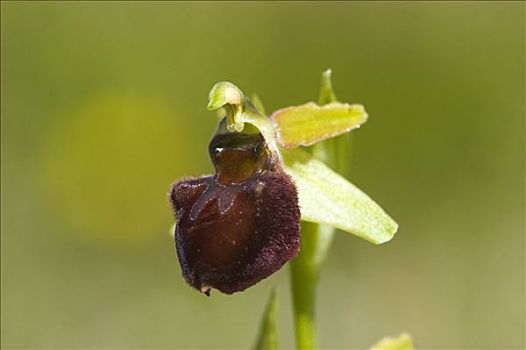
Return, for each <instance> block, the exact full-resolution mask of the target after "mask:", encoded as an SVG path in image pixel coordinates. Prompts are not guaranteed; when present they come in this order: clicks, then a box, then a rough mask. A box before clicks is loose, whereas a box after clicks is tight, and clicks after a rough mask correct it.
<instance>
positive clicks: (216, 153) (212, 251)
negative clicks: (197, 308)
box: [169, 133, 300, 295]
mask: <svg viewBox="0 0 526 350" xmlns="http://www.w3.org/2000/svg"><path fill="white" fill-rule="evenodd" d="M209 151H210V157H211V159H212V161H213V163H214V166H215V168H216V174H215V175H213V176H205V177H199V178H190V179H188V178H187V179H183V180H181V181H178V182H176V183H174V184H173V185H172V188H171V190H170V193H169V199H170V202H171V204H172V206H173V208H174V211H175V215H176V221H177V223H176V232H175V240H176V250H177V254H178V257H179V262H180V265H181V269H182V272H183V277H184V278H185V280H186V281H187V282H188V283H189V284H190V285H191V286H192V287H194V288H195V289H197V290H199V291H201V292H203V293H205V294H207V295H208V294H209V293H210V289H211V288H215V289H218V290H219V291H221V292H223V293H227V294H232V293H235V292H240V291H243V290H245V289H246V288H248V287H250V286H252V285H254V284H256V283H258V282H259V281H261V280H262V279H264V278H266V277H268V276H270V275H271V274H273V273H274V272H276V271H278V270H279V269H280V268H281V267H282V266H283V265H284V264H285V263H286V262H287V261H289V260H291V259H293V258H294V257H295V256H296V255H297V254H298V252H299V248H300V240H299V232H300V226H299V220H300V211H299V207H298V196H297V191H296V188H295V186H294V184H293V182H292V180H291V179H290V177H289V176H288V175H287V174H285V172H284V171H283V169H282V167H281V165H280V164H279V161H278V160H277V159H278V158H277V157H276V156H275V155H274V154H272V152H270V151H269V148H268V147H267V145H266V143H265V141H264V139H263V138H262V136H261V135H260V134H242V133H227V134H217V135H216V136H214V137H213V138H212V140H211V142H210V147H209Z"/></svg>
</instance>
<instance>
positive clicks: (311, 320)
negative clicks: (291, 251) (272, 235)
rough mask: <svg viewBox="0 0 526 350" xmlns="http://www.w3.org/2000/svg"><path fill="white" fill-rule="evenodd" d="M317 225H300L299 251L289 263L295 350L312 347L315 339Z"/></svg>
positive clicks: (310, 348) (312, 349)
mask: <svg viewBox="0 0 526 350" xmlns="http://www.w3.org/2000/svg"><path fill="white" fill-rule="evenodd" d="M318 229H319V225H317V224H313V223H309V222H303V223H302V225H301V237H302V238H301V252H300V254H299V255H298V257H297V258H296V259H294V260H293V261H292V262H291V281H292V298H293V303H294V320H295V323H296V344H297V349H298V350H314V349H316V348H317V342H316V284H317V282H318V275H319V265H318V264H316V263H315V259H314V257H315V254H316V250H317V245H318V237H319V230H318Z"/></svg>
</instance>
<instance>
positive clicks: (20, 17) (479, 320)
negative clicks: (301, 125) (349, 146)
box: [1, 2, 525, 349]
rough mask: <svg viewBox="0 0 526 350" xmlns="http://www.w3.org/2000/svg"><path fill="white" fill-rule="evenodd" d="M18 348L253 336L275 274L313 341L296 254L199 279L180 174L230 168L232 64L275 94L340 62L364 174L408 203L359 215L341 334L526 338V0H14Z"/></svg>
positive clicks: (286, 328) (229, 344) (9, 271)
mask: <svg viewBox="0 0 526 350" xmlns="http://www.w3.org/2000/svg"><path fill="white" fill-rule="evenodd" d="M1 10H2V16H1V49H2V53H1V57H2V71H1V73H2V78H1V82H2V85H1V87H2V94H1V98H2V101H1V102H2V103H1V114H2V125H1V126H2V134H1V136H2V140H1V145H2V150H1V155H2V172H1V175H2V187H1V197H2V198H1V199H2V202H1V204H2V206H1V214H2V217H1V219H2V220H1V225H2V226H1V228H2V242H1V243H2V244H1V249H2V250H1V253H2V254H1V262H2V280H1V282H2V305H1V306H2V319H1V321H2V322H1V327H2V337H1V339H2V345H3V347H4V348H6V349H9V348H34V349H41V348H178V349H179V348H180V349H188V348H195V349H212V348H214V349H242V348H248V347H249V346H250V345H251V344H252V342H253V339H254V336H255V334H256V329H257V325H258V321H259V318H260V315H261V313H262V311H263V308H264V304H265V302H266V299H267V296H268V294H269V290H270V289H271V288H272V287H273V286H276V287H277V288H278V293H279V311H278V312H279V317H278V321H279V336H280V342H281V345H282V347H283V348H291V347H293V346H294V339H293V338H294V337H293V325H292V318H291V300H290V296H289V293H290V289H289V286H288V277H289V276H288V268H285V269H283V270H282V271H280V272H279V273H278V274H276V275H274V276H273V277H271V278H270V279H268V280H266V281H264V282H263V283H261V284H258V285H257V286H255V287H253V288H251V289H249V290H247V291H246V292H244V293H240V294H236V295H233V296H225V295H220V294H219V293H213V295H212V297H210V298H207V297H205V296H203V295H200V294H198V293H196V292H195V291H193V290H192V289H190V288H189V287H187V286H186V285H185V284H184V282H183V280H182V278H181V277H180V270H179V266H178V262H177V259H176V255H175V252H174V248H173V243H172V241H171V238H170V237H169V234H168V229H169V227H170V225H171V223H172V213H171V211H170V208H169V206H168V204H167V200H166V192H167V189H168V186H169V184H170V183H171V182H172V181H173V180H175V179H177V178H180V177H182V176H189V175H200V174H205V173H210V172H211V170H212V167H211V164H210V162H209V161H208V157H207V152H206V149H207V142H208V140H209V138H210V135H211V134H212V132H213V130H214V128H215V120H216V119H215V115H214V114H213V113H210V112H207V111H206V108H205V107H206V103H207V94H208V91H209V89H210V87H211V86H212V84H213V83H215V82H216V81H219V80H230V81H232V82H234V83H236V84H238V85H239V86H240V87H241V88H242V89H243V90H244V91H246V92H257V93H258V94H259V95H260V97H261V99H262V100H263V102H264V103H265V105H266V108H267V110H269V111H272V110H275V109H278V108H280V107H284V106H287V105H292V104H300V103H303V102H306V101H309V100H313V99H315V98H316V97H317V93H318V84H319V76H320V73H321V72H322V70H324V69H325V68H328V67H331V68H332V69H333V78H334V85H335V88H336V93H337V95H338V97H339V98H340V99H341V100H343V101H348V102H355V103H363V104H364V105H365V106H366V108H367V110H368V112H369V114H370V119H369V122H368V123H367V125H365V126H364V127H363V128H361V129H360V130H357V131H356V132H354V133H355V137H354V145H353V160H352V181H353V182H354V183H355V184H357V185H358V186H359V187H360V188H362V189H363V190H364V191H366V192H367V193H369V194H370V195H371V196H372V197H373V198H374V199H376V200H377V201H378V202H379V203H380V204H381V205H382V206H383V207H384V208H385V209H386V210H387V211H388V212H389V213H390V214H391V215H392V216H393V217H394V218H395V219H397V221H398V222H399V223H400V230H399V233H398V235H397V236H396V238H395V239H394V240H393V241H392V242H390V243H388V244H385V245H383V246H379V247H378V246H373V245H371V244H369V243H367V242H365V241H362V240H360V239H358V238H355V237H353V236H350V235H346V234H343V233H342V234H338V235H337V237H336V239H335V242H334V243H335V244H334V245H333V249H332V251H331V253H330V256H329V257H328V260H327V262H326V265H325V267H324V270H323V273H322V276H321V284H320V288H319V333H320V344H321V347H322V348H324V349H331V348H334V349H365V348H367V347H369V346H370V345H372V344H373V343H374V342H376V341H377V340H378V339H379V338H381V337H383V336H385V335H395V334H398V333H400V332H402V331H407V332H409V333H411V334H412V335H413V337H414V338H415V340H416V344H417V346H418V347H419V348H420V349H431V348H433V349H446V348H447V349H480V348H489V349H506V348H518V349H520V348H523V347H524V346H525V338H524V330H525V317H524V313H525V298H524V292H525V288H524V285H525V284H524V282H525V266H524V258H525V255H524V249H525V245H524V236H523V233H524V230H523V229H524V213H525V201H524V193H525V189H524V179H525V171H524V170H525V167H524V165H525V164H524V159H525V158H524V157H525V154H524V135H525V125H524V115H525V82H524V78H525V69H524V68H525V4H524V3H521V2H514V3H490V2H466V3H442V2H433V3H417V2H406V3H405V2H400V3H396V2H373V3H315V2H309V3H300V2H297V3H296V2H294V3H292V2H291V3H241V2H232V3H207V2H199V3H170V2H148V3H146V2H145V3H140V2H113V3H99V2H93V3H90V2H82V3H75V2H43V3H37V2H2V4H1Z"/></svg>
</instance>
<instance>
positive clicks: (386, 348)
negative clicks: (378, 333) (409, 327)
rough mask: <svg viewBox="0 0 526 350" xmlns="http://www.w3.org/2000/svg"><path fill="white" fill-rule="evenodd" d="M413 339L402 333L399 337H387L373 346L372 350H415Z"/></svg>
mask: <svg viewBox="0 0 526 350" xmlns="http://www.w3.org/2000/svg"><path fill="white" fill-rule="evenodd" d="M413 349H414V346H413V339H412V338H411V336H410V335H409V334H407V333H402V334H400V335H399V336H398V337H396V338H393V337H385V338H383V339H382V340H380V341H379V342H378V343H376V344H375V345H373V347H372V348H371V349H370V350H413Z"/></svg>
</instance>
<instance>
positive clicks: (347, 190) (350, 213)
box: [282, 148, 398, 244]
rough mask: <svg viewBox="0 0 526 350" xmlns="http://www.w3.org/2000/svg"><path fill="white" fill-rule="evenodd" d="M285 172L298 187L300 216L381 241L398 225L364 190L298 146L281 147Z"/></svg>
mask: <svg viewBox="0 0 526 350" xmlns="http://www.w3.org/2000/svg"><path fill="white" fill-rule="evenodd" d="M282 157H283V161H284V168H285V171H286V172H287V173H288V174H289V175H290V176H291V177H292V179H293V180H294V182H295V184H296V187H297V189H298V196H299V204H300V208H301V219H302V220H304V221H310V222H317V223H322V224H328V225H331V226H333V227H336V228H339V229H340V230H343V231H346V232H349V233H352V234H354V235H357V236H359V237H361V238H363V239H365V240H367V241H369V242H371V243H375V244H381V243H385V242H387V241H389V240H390V239H391V238H393V236H394V234H395V233H396V230H397V229H398V224H397V223H396V222H395V221H394V220H393V219H391V217H389V215H387V214H386V213H385V212H384V211H383V210H382V208H380V206H379V205H378V204H376V203H375V202H374V201H373V200H372V199H371V198H369V197H368V196H367V195H366V194H365V193H363V192H362V191H360V190H359V189H358V188H357V187H356V186H354V185H353V184H351V183H350V182H348V181H347V180H346V179H345V178H343V177H342V176H340V175H338V174H337V173H335V172H334V171H332V170H331V169H330V168H328V167H327V166H326V165H325V164H323V163H322V162H320V161H319V160H316V159H315V158H314V157H313V156H312V155H311V154H309V153H308V152H306V151H304V150H302V149H299V148H297V149H293V150H283V152H282Z"/></svg>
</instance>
